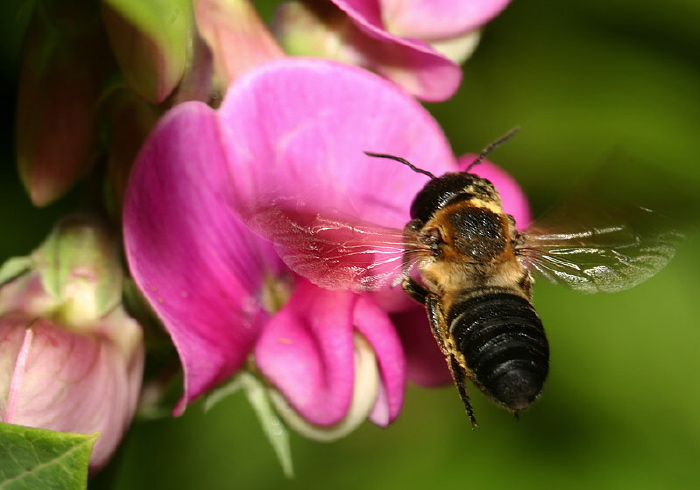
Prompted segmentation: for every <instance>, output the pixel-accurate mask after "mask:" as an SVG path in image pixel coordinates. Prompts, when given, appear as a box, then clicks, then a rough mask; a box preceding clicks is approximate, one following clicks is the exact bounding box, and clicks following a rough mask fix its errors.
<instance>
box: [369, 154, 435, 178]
mask: <svg viewBox="0 0 700 490" xmlns="http://www.w3.org/2000/svg"><path fill="white" fill-rule="evenodd" d="M365 155H367V156H370V157H376V158H388V159H389V160H396V161H397V162H400V163H403V164H404V165H406V166H407V167H408V168H410V169H411V170H413V171H414V172H417V173H419V174H423V175H427V176H428V177H430V178H431V179H435V178H436V177H435V176H434V175H433V174H431V173H430V172H428V171H427V170H423V169H422V168H418V167H416V166H415V165H413V164H412V163H411V162H409V161H408V160H406V159H404V158H401V157H396V156H394V155H385V154H384V153H372V152H371V151H366V152H365Z"/></svg>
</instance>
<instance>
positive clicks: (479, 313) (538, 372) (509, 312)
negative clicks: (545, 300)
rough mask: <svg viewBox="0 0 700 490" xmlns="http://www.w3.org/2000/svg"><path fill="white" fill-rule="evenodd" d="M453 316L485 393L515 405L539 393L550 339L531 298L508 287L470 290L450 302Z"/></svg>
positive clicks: (451, 322) (461, 347)
mask: <svg viewBox="0 0 700 490" xmlns="http://www.w3.org/2000/svg"><path fill="white" fill-rule="evenodd" d="M447 321H448V323H449V325H450V331H451V333H452V336H453V338H454V339H455V341H456V344H457V349H459V351H460V352H461V353H462V354H463V355H464V358H465V360H466V363H467V367H468V368H469V369H470V370H471V372H472V373H473V375H474V378H475V379H473V381H474V382H475V383H476V384H477V385H478V386H479V387H480V388H481V390H482V391H483V392H484V394H486V395H487V396H489V397H490V398H492V399H493V400H494V401H496V402H497V403H500V404H502V405H504V406H505V407H507V408H509V409H510V410H513V411H518V410H523V409H525V408H527V407H528V406H529V405H530V403H532V402H533V401H534V400H535V398H537V396H538V395H539V394H540V392H541V391H542V386H543V384H544V381H545V379H546V378H547V373H548V372H549V345H548V343H547V337H546V336H545V334H544V329H543V327H542V322H541V321H540V319H539V317H538V316H537V313H536V312H535V309H534V308H533V307H532V305H531V304H530V303H529V302H528V301H527V300H526V299H524V298H521V297H520V296H516V295H514V294H510V293H506V292H503V293H489V294H486V295H481V296H476V297H473V296H470V297H467V298H465V299H464V300H461V301H458V302H457V303H455V304H454V305H453V307H452V308H450V312H449V316H448V318H447Z"/></svg>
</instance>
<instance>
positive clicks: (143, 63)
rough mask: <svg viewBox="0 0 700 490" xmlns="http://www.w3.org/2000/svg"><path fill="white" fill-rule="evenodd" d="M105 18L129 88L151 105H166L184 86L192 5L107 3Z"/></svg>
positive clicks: (176, 1) (184, 0) (182, 1)
mask: <svg viewBox="0 0 700 490" xmlns="http://www.w3.org/2000/svg"><path fill="white" fill-rule="evenodd" d="M102 18H103V21H104V24H105V27H106V29H107V34H108V36H109V41H110V44H111V45H112V49H113V51H114V55H115V56H116V58H117V62H118V63H119V66H120V68H121V69H122V72H123V74H124V78H125V79H126V81H127V83H128V84H129V86H130V87H131V88H132V89H133V90H134V92H136V93H137V94H139V95H140V96H142V97H143V98H145V99H146V100H148V101H149V102H154V103H160V102H163V100H165V98H166V97H168V96H169V95H170V93H171V92H172V91H173V90H174V89H175V87H176V86H177V84H178V83H179V82H180V79H181V78H182V75H183V72H184V71H185V67H186V65H187V63H188V57H189V56H190V46H191V45H192V36H193V29H192V25H193V23H192V7H191V5H190V2H189V1H188V0H165V1H162V0H161V1H150V2H134V1H128V0H105V1H104V2H102Z"/></svg>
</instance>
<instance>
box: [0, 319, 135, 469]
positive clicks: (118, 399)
mask: <svg viewBox="0 0 700 490" xmlns="http://www.w3.org/2000/svg"><path fill="white" fill-rule="evenodd" d="M118 315H120V316H121V317H122V318H120V319H117V321H119V322H120V325H119V326H120V327H121V328H122V330H124V331H126V330H129V331H133V332H136V333H137V334H138V335H139V336H140V328H139V327H138V325H136V323H135V322H134V321H133V320H131V319H128V318H127V317H126V315H125V314H124V312H123V311H122V310H119V311H118ZM122 333H126V332H122ZM0 344H1V345H2V346H3V348H2V351H1V353H0V369H1V371H0V372H2V373H3V378H2V379H0V400H2V401H4V402H6V403H2V406H0V420H1V421H2V422H5V423H11V424H18V425H25V426H30V427H40V428H44V429H50V430H56V431H63V432H81V433H84V434H92V433H93V432H95V431H101V432H102V434H101V435H100V437H99V439H98V440H97V442H96V444H95V447H94V449H93V453H92V456H91V459H90V466H91V467H92V468H93V469H94V468H99V467H101V466H103V465H104V464H105V463H106V462H107V460H108V459H109V457H110V456H111V454H112V453H113V452H114V450H115V449H116V447H117V444H118V443H119V441H120V440H121V438H122V435H123V434H124V432H125V431H126V429H127V427H128V426H129V424H130V422H131V418H132V416H133V413H134V409H135V408H136V401H137V396H138V392H139V388H140V386H141V375H142V370H143V350H142V346H141V344H137V345H136V346H135V347H136V348H135V349H126V350H125V349H122V348H121V346H119V345H118V344H117V343H113V342H112V341H110V340H109V339H108V338H106V337H95V336H83V335H76V334H73V333H71V332H68V331H67V330H65V329H63V328H61V327H59V326H56V325H54V324H52V323H50V322H49V321H47V320H44V319H38V320H37V319H35V318H31V317H25V316H18V315H5V316H4V317H3V318H2V319H0Z"/></svg>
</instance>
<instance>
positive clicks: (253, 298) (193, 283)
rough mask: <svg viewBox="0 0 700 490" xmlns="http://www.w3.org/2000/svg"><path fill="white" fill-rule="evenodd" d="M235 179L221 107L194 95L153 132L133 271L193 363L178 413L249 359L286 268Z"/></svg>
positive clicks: (131, 219) (129, 235)
mask: <svg viewBox="0 0 700 490" xmlns="http://www.w3.org/2000/svg"><path fill="white" fill-rule="evenodd" d="M230 179H231V174H230V173H229V167H228V165H227V162H226V158H225V155H224V153H223V151H222V149H221V134H220V132H219V129H218V127H217V121H216V116H215V114H214V112H213V111H212V110H211V109H210V108H209V107H207V106H205V105H203V104H200V103H197V102H192V103H186V104H182V105H180V106H178V107H177V108H176V109H174V110H173V111H171V112H170V113H169V114H168V115H166V116H165V117H164V118H163V119H162V120H161V122H160V124H159V126H158V127H157V128H156V130H155V131H154V132H153V133H152V134H151V137H150V138H149V140H148V141H147V142H146V144H145V146H144V148H143V150H142V152H141V154H140V155H139V158H138V160H137V162H136V164H135V167H134V170H133V172H132V175H131V179H130V182H129V187H128V191H127V195H126V199H125V208H124V240H125V246H126V254H127V258H128V260H129V265H130V269H131V272H132V274H133V277H134V279H135V281H136V283H137V284H138V286H139V287H140V289H141V291H143V293H144V294H145V295H146V297H147V298H148V300H149V302H150V303H151V305H152V306H153V308H154V309H155V311H156V313H158V315H159V316H160V318H161V319H162V320H163V322H164V324H165V326H166V328H167V329H168V332H169V333H170V335H171V336H172V338H173V341H174V343H175V346H176V348H177V350H178V353H179V354H180V358H181V361H182V364H183V367H184V371H185V393H184V396H183V398H182V399H181V401H180V405H179V406H178V408H177V410H176V413H180V412H181V411H182V410H183V409H184V404H185V403H187V402H189V401H191V400H193V399H194V398H196V397H197V396H199V395H201V394H202V393H203V392H205V391H207V390H208V389H210V388H212V387H213V386H214V385H216V384H217V383H219V382H221V381H223V380H224V379H226V378H227V377H228V376H230V375H231V374H232V373H233V372H234V371H235V370H236V369H238V368H239V367H240V366H241V364H242V363H243V362H244V361H245V359H246V356H247V355H248V353H249V352H250V350H251V348H252V345H253V342H254V341H255V338H256V336H257V334H258V332H259V331H260V329H261V328H262V326H263V323H264V321H265V319H266V318H267V314H266V313H265V312H263V311H262V310H261V306H260V302H259V297H258V293H257V292H258V291H259V290H260V289H261V284H262V281H263V280H264V277H265V275H266V274H267V275H272V276H275V275H277V274H278V273H279V272H280V270H281V263H280V261H279V259H278V258H277V256H276V255H275V253H274V252H273V250H272V248H271V246H270V245H269V244H268V243H267V242H264V241H262V240H260V239H258V238H256V237H255V236H253V235H251V233H250V232H249V231H248V230H247V228H246V227H245V226H244V225H242V224H241V223H240V221H239V220H238V218H237V216H236V215H235V214H234V212H233V211H232V209H231V205H230V201H231V188H232V182H231V180H230Z"/></svg>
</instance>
